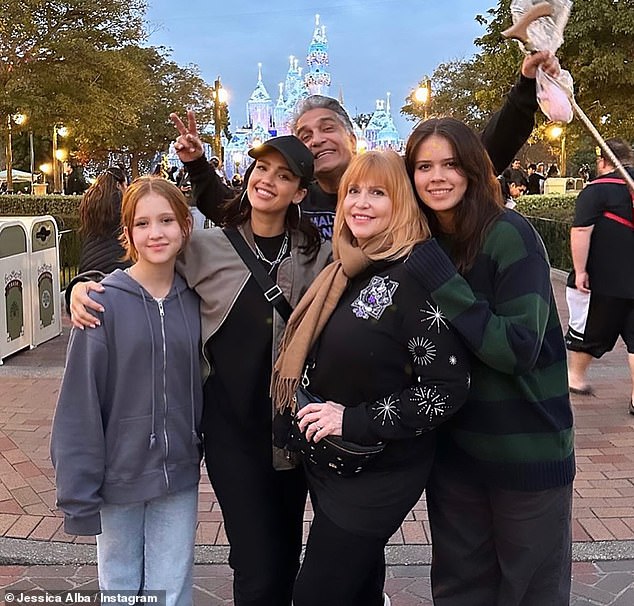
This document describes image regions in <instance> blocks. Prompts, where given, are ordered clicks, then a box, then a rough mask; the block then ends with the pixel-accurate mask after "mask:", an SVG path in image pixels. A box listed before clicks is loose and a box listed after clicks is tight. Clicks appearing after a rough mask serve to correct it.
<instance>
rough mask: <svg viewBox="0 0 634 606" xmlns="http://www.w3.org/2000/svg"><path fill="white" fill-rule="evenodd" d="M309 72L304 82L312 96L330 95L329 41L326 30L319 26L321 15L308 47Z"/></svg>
mask: <svg viewBox="0 0 634 606" xmlns="http://www.w3.org/2000/svg"><path fill="white" fill-rule="evenodd" d="M306 63H308V71H307V72H306V74H305V76H304V82H305V83H306V86H307V87H308V90H309V91H310V94H311V95H328V94H329V92H328V91H329V88H330V72H329V71H328V63H329V61H328V39H327V38H326V28H325V26H323V25H320V24H319V15H315V30H314V32H313V38H312V40H311V42H310V45H309V47H308V56H307V57H306Z"/></svg>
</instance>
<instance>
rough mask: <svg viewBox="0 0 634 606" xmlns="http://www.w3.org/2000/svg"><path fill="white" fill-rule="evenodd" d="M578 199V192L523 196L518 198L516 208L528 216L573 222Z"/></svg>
mask: <svg viewBox="0 0 634 606" xmlns="http://www.w3.org/2000/svg"><path fill="white" fill-rule="evenodd" d="M576 199H577V194H576V193H567V194H547V195H541V196H522V197H520V198H519V199H518V200H517V206H516V207H515V210H517V211H518V212H520V213H522V214H523V215H526V216H527V217H541V218H542V219H551V220H555V221H564V222H567V223H572V218H573V217H574V214H575V200H576Z"/></svg>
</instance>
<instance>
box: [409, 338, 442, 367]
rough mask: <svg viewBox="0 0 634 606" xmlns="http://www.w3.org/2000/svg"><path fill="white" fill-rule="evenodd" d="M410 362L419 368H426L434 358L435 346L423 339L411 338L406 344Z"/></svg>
mask: <svg viewBox="0 0 634 606" xmlns="http://www.w3.org/2000/svg"><path fill="white" fill-rule="evenodd" d="M407 349H408V350H409V353H410V355H411V356H412V360H414V363H415V364H418V365H419V366H427V365H428V364H431V363H432V362H433V361H434V359H435V358H436V346H435V345H434V344H433V343H432V342H431V341H430V340H429V339H426V338H425V337H412V338H411V339H410V340H409V341H408V343H407Z"/></svg>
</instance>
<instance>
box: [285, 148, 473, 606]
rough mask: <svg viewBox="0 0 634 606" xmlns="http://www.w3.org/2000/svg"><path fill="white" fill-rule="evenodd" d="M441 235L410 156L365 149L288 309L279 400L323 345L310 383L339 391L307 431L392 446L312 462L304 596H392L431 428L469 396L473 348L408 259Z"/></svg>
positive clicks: (330, 394)
mask: <svg viewBox="0 0 634 606" xmlns="http://www.w3.org/2000/svg"><path fill="white" fill-rule="evenodd" d="M428 237H429V228H428V226H427V222H426V220H425V218H424V216H423V214H422V212H421V211H420V209H419V207H418V205H417V203H416V200H415V198H414V194H413V192H412V189H411V187H410V185H409V181H408V178H407V173H406V172H405V167H404V164H403V161H402V160H401V158H400V157H399V156H398V155H397V154H395V153H393V152H369V153H367V154H364V155H362V156H357V157H355V158H354V159H353V160H352V162H351V164H350V166H349V167H348V169H347V171H346V172H345V174H344V175H343V178H342V180H341V184H340V187H339V200H338V204H337V211H336V218H335V224H334V234H333V249H334V254H335V259H336V260H335V261H334V262H333V263H332V264H331V265H329V266H328V267H327V268H326V269H324V270H323V271H322V273H321V274H320V275H319V276H318V277H317V279H316V281H315V282H314V283H313V285H312V286H311V287H310V288H309V290H308V292H307V293H306V295H305V296H304V297H303V299H302V300H301V301H300V302H299V304H298V306H297V308H296V310H295V312H294V313H293V316H292V317H291V319H290V321H289V324H288V327H287V332H286V334H285V337H284V341H283V344H282V348H281V353H280V357H279V359H278V362H277V364H276V366H275V371H274V376H273V394H274V399H275V402H276V404H277V406H278V408H279V409H280V410H284V409H286V408H289V407H290V408H292V394H293V392H294V390H295V388H296V386H297V384H298V382H299V377H300V375H301V374H302V372H303V366H304V360H305V359H306V358H307V356H308V355H309V353H310V352H311V351H312V356H314V360H315V366H314V368H313V370H312V371H311V372H310V374H309V378H310V390H311V392H313V393H316V394H319V395H320V396H321V397H323V398H324V399H325V400H327V402H326V403H325V404H323V405H320V404H309V405H308V406H306V407H305V408H304V409H302V410H301V411H300V412H299V413H298V416H299V417H300V419H301V421H300V429H301V430H302V431H304V432H305V434H306V437H307V439H308V440H309V441H310V440H312V441H314V442H319V441H320V440H322V439H323V438H325V437H326V436H328V435H336V436H343V438H344V439H346V440H349V441H353V442H357V443H361V444H372V443H376V442H384V443H386V446H385V449H384V450H383V452H382V453H381V454H380V455H378V456H377V457H376V458H375V459H373V461H372V462H370V464H369V465H368V466H367V467H366V468H365V469H364V470H363V471H362V472H361V473H359V474H358V475H355V476H353V477H342V476H339V475H337V474H336V473H334V472H333V471H331V470H327V469H321V468H318V467H316V466H314V465H313V464H312V463H310V462H306V463H305V467H306V472H307V477H308V482H309V488H310V491H311V498H312V501H313V509H314V512H315V517H314V520H313V524H312V528H311V531H310V535H309V538H308V545H307V548H306V556H305V559H304V563H303V565H302V569H301V571H300V574H299V576H298V579H297V581H296V584H295V591H294V595H293V603H294V604H295V605H296V606H312V605H313V604H314V605H317V604H329V606H334V605H338V606H344V605H345V606H381V605H382V604H383V603H384V597H383V581H384V578H385V560H384V548H385V545H386V544H387V542H388V540H389V538H390V537H391V536H392V534H393V533H394V532H395V531H396V530H397V529H398V527H399V526H400V524H401V523H402V521H403V519H404V518H405V516H406V515H407V513H408V512H409V510H410V509H411V508H412V506H413V505H414V504H415V503H416V502H417V501H418V499H419V498H420V496H421V493H422V492H423V489H424V488H425V483H426V480H427V476H428V474H429V470H430V468H431V464H432V459H433V455H434V447H435V437H434V432H431V431H430V430H431V429H434V428H435V427H437V426H438V425H440V424H441V423H442V422H443V421H445V420H446V419H447V418H449V417H450V416H451V415H452V414H453V413H454V412H455V411H456V410H457V409H458V408H459V407H460V406H461V405H462V403H463V402H464V401H465V398H466V396H467V391H468V368H469V362H468V354H467V353H466V351H465V349H464V347H463V346H462V344H461V342H460V340H459V339H458V338H457V336H456V335H455V334H454V332H453V331H452V329H451V328H450V327H449V325H448V322H447V321H446V319H445V317H444V316H443V315H442V314H441V313H440V312H439V310H438V309H437V307H436V306H435V305H433V303H432V301H431V299H430V297H429V293H428V292H427V291H426V290H425V289H423V288H421V287H420V286H419V285H418V284H417V283H416V282H415V281H414V280H413V279H412V278H411V277H410V276H409V275H408V273H406V271H405V268H404V261H405V259H406V258H407V257H408V255H409V254H410V253H411V251H412V249H413V248H414V247H415V246H416V244H418V243H419V242H421V241H423V240H426V239H427V238H428ZM342 370H344V372H342ZM386 600H387V599H386ZM386 603H387V602H386Z"/></svg>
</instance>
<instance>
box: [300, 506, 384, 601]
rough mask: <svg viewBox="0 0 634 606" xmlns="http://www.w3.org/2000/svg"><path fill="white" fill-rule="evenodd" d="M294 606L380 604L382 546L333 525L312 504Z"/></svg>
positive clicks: (382, 540)
mask: <svg viewBox="0 0 634 606" xmlns="http://www.w3.org/2000/svg"><path fill="white" fill-rule="evenodd" d="M313 507H314V509H315V517H314V519H313V523H312V526H311V529H310V534H309V536H308V543H307V545H306V555H305V556H304V562H303V564H302V569H301V571H300V573H299V576H298V577H297V581H296V582H295V592H294V593H293V604H294V606H383V585H384V583H385V553H384V549H385V545H386V543H387V541H388V540H389V537H388V538H387V539H382V538H376V537H364V536H359V535H355V534H352V533H350V532H347V531H346V530H344V529H343V528H340V527H339V526H337V525H336V524H333V523H332V522H331V521H330V520H329V519H328V518H327V517H326V516H325V515H324V514H323V512H322V511H321V510H320V509H319V508H318V507H317V506H315V504H314V503H313Z"/></svg>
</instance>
